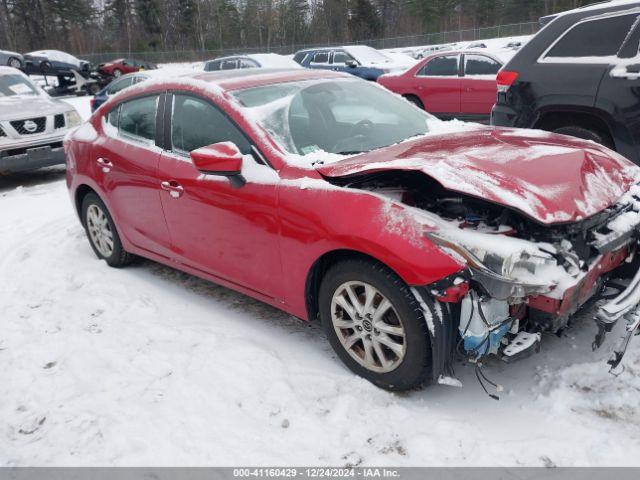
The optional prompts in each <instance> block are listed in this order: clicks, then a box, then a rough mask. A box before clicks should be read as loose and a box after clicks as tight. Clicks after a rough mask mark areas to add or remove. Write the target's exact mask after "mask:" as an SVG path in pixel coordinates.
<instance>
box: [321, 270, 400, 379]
mask: <svg viewBox="0 0 640 480" xmlns="http://www.w3.org/2000/svg"><path fill="white" fill-rule="evenodd" d="M331 321H332V323H333V328H334V329H335V331H336V334H337V336H338V339H339V340H340V343H341V344H342V347H343V348H344V349H345V350H346V351H347V352H348V353H349V355H350V356H351V357H352V358H353V359H354V360H355V361H356V362H358V363H359V364H360V365H361V366H363V367H364V368H366V369H367V370H371V371H374V372H378V373H387V372H391V371H392V370H395V369H396V368H397V367H398V366H399V365H400V364H401V363H402V360H403V359H404V356H405V353H406V338H405V329H404V326H403V325H402V320H401V319H400V316H399V315H398V313H397V312H396V310H395V308H394V306H393V305H392V304H391V302H390V301H389V300H388V299H387V298H386V297H385V296H384V295H383V294H382V293H381V292H380V291H379V290H378V289H377V288H375V287H374V286H372V285H370V284H368V283H365V282H359V281H352V282H346V283H343V284H342V285H340V287H338V288H337V289H336V291H335V292H334V294H333V298H332V300H331Z"/></svg>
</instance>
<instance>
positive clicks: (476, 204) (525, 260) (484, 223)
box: [330, 171, 640, 374]
mask: <svg viewBox="0 0 640 480" xmlns="http://www.w3.org/2000/svg"><path fill="white" fill-rule="evenodd" d="M330 181H331V182H332V183H334V184H338V185H341V186H344V187H348V188H357V189H362V190H366V191H370V192H373V193H375V194H377V195H382V196H385V197H387V198H390V199H392V200H393V201H395V202H398V203H401V204H403V205H405V206H408V207H411V209H412V210H416V211H419V212H424V214H425V216H426V217H427V221H425V224H426V225H429V224H430V223H431V224H434V225H435V228H433V229H431V230H430V229H429V228H426V229H425V233H424V235H425V236H426V237H428V238H429V239H430V240H431V241H432V242H433V243H435V244H436V245H438V246H439V247H440V248H441V249H442V250H443V251H445V252H446V253H448V254H449V255H451V256H452V257H454V258H456V259H458V260H459V261H460V262H461V263H463V264H466V265H467V269H466V270H463V271H462V272H461V273H460V274H456V275H453V276H452V277H451V278H446V279H443V280H441V281H439V282H436V283H435V284H433V285H430V286H428V287H425V289H426V291H427V292H428V294H430V295H432V296H433V297H435V298H436V299H438V300H439V301H440V302H443V303H445V304H447V306H448V308H449V312H450V313H451V318H452V320H453V322H454V323H455V324H456V330H457V335H456V336H457V338H458V341H457V344H456V351H457V352H459V353H462V354H464V355H465V356H467V357H468V358H469V359H471V360H473V361H480V359H482V358H483V357H484V356H486V355H489V354H493V355H497V356H498V357H500V358H501V359H502V360H504V361H506V362H510V361H513V360H515V359H518V358H522V357H525V356H528V355H530V354H532V353H534V352H537V351H539V347H540V341H541V336H542V333H543V332H550V333H556V334H557V333H560V332H561V331H562V330H563V329H565V328H566V327H567V326H568V325H569V323H570V321H571V316H572V315H573V314H574V313H575V312H576V311H577V310H578V309H579V308H581V307H582V306H583V305H584V304H585V303H586V302H588V301H589V300H592V299H597V298H602V294H603V293H604V292H605V283H606V282H607V281H608V280H609V279H610V278H613V277H617V276H621V274H626V276H627V277H633V276H634V273H635V271H637V270H638V268H637V260H636V250H637V238H638V237H637V232H638V230H639V228H640V187H638V186H635V187H633V188H632V189H631V190H630V191H629V192H628V193H627V194H625V195H624V196H623V197H622V198H621V199H620V200H619V201H618V203H616V204H615V205H612V206H610V207H609V208H606V209H604V210H603V211H601V212H599V213H597V214H596V215H593V216H591V217H588V218H585V219H583V220H580V221H578V222H572V223H556V224H552V225H545V224H541V223H539V222H538V221H536V220H534V219H532V218H529V217H527V216H526V215H525V214H523V213H521V212H519V211H518V210H516V209H514V208H510V207H509V206H505V205H498V204H495V203H490V202H488V201H486V200H483V199H479V198H475V197H472V196H470V195H465V194H461V193H458V192H453V191H450V190H447V189H445V188H444V187H442V186H441V184H440V183H438V182H437V181H435V180H433V179H432V178H431V177H429V176H427V175H424V174H422V173H420V172H412V171H384V172H378V173H368V174H364V175H358V176H349V177H341V178H331V179H330ZM623 270H628V271H629V272H631V274H630V275H629V273H628V272H623ZM638 284H639V285H638V289H637V290H638V294H639V295H640V277H639V278H638ZM624 289H625V287H624V286H622V287H620V288H619V289H618V290H615V289H614V291H615V292H616V294H619V293H620V292H621V291H622V290H624ZM607 290H609V291H610V290H611V287H609V288H608V289H607ZM627 290H628V289H627ZM631 293H635V292H627V294H628V295H629V294H631ZM634 298H635V297H634ZM638 302H640V297H638V299H637V301H636V303H635V304H632V303H633V302H632V301H631V300H627V301H626V304H625V306H626V311H625V312H622V310H623V309H622V308H620V309H618V310H617V315H610V316H609V317H611V318H608V319H605V316H606V315H605V316H602V315H600V314H599V319H598V325H599V327H600V328H599V330H600V331H599V335H598V337H597V338H596V340H595V341H594V348H596V347H599V346H600V344H601V343H602V340H603V337H604V333H605V332H606V331H610V330H611V326H612V324H613V323H615V321H617V320H618V319H619V318H622V317H623V316H625V315H627V317H628V316H629V315H628V314H629V312H631V311H633V312H635V310H636V305H637V303H638ZM621 312H622V313H621ZM613 317H615V319H614V318H613ZM627 320H628V321H629V318H627ZM631 323H633V322H630V324H631ZM637 331H638V326H637V322H636V326H635V329H634V333H637ZM432 334H433V332H432ZM454 353H455V352H454ZM620 359H621V356H620ZM610 363H611V365H612V368H615V367H616V366H617V364H618V363H619V359H617V360H615V361H614V362H613V363H612V362H610ZM614 363H615V365H614ZM444 373H445V374H446V372H444Z"/></svg>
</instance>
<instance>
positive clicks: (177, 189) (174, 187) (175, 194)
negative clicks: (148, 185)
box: [160, 180, 184, 198]
mask: <svg viewBox="0 0 640 480" xmlns="http://www.w3.org/2000/svg"><path fill="white" fill-rule="evenodd" d="M160 188H162V190H166V191H167V192H169V195H171V197H172V198H180V197H181V196H182V194H183V193H184V188H183V187H182V185H180V184H179V183H178V182H176V181H175V180H171V181H168V182H166V181H165V182H160Z"/></svg>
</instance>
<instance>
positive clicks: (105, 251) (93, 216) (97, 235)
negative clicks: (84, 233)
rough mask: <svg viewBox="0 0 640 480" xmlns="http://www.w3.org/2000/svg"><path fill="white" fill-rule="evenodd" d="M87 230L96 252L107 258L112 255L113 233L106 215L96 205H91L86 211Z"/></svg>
mask: <svg viewBox="0 0 640 480" xmlns="http://www.w3.org/2000/svg"><path fill="white" fill-rule="evenodd" d="M87 229H88V230H89V238H91V243H93V245H94V246H95V247H96V250H98V252H100V254H101V255H102V256H103V257H105V258H109V257H110V256H111V255H112V254H113V232H112V231H111V226H110V225H109V220H108V219H107V216H106V214H105V213H104V212H103V211H102V209H101V208H100V207H99V206H98V205H95V204H92V205H90V206H89V208H88V209H87Z"/></svg>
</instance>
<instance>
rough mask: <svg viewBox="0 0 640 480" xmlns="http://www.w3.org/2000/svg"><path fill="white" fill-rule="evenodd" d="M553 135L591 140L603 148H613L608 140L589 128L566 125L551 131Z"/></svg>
mask: <svg viewBox="0 0 640 480" xmlns="http://www.w3.org/2000/svg"><path fill="white" fill-rule="evenodd" d="M553 133H557V134H559V135H568V136H570V137H576V138H582V139H583V140H592V141H594V142H596V143H599V144H600V145H604V146H605V147H609V148H613V146H612V145H611V142H610V141H609V139H608V138H607V137H606V136H605V135H603V134H602V133H600V132H599V131H596V130H594V129H591V128H584V127H579V126H576V125H568V126H565V127H560V128H557V129H555V130H554V131H553Z"/></svg>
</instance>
